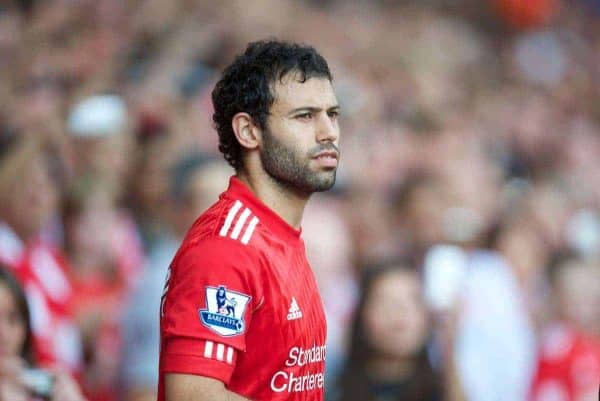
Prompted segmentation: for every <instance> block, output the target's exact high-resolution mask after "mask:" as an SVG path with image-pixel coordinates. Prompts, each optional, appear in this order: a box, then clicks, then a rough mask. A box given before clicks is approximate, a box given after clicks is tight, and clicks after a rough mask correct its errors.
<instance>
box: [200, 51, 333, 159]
mask: <svg viewBox="0 0 600 401" xmlns="http://www.w3.org/2000/svg"><path fill="white" fill-rule="evenodd" d="M290 72H297V73H299V76H298V77H299V79H300V82H305V81H306V80H308V79H309V78H313V77H318V78H327V79H329V80H330V81H331V80H332V79H333V78H332V75H331V72H330V71H329V66H328V65H327V61H325V59H324V58H323V57H322V56H321V55H320V54H319V53H317V51H316V50H315V49H314V48H313V47H311V46H306V45H302V44H297V43H288V42H283V41H278V40H264V41H258V42H251V43H249V44H248V47H247V48H246V51H245V52H244V53H243V54H241V55H238V56H237V57H236V58H235V60H234V61H233V63H232V64H230V65H229V66H228V67H227V68H225V70H224V71H223V75H222V77H221V79H220V80H219V82H217V84H216V85H215V88H214V89H213V91H212V102H213V107H214V114H213V122H214V126H215V129H216V130H217V133H218V134H219V150H220V151H221V152H222V153H223V155H224V156H225V160H227V162H229V164H230V165H231V166H232V167H233V168H234V169H236V170H238V169H240V168H241V167H242V158H241V156H242V148H241V146H240V144H239V142H238V141H237V139H236V137H235V134H234V132H233V128H232V126H231V121H232V119H233V116H235V115H236V114H237V113H240V112H246V113H248V114H249V115H250V116H251V117H252V119H253V120H254V123H255V124H256V125H257V126H258V127H259V128H261V129H265V128H266V127H267V117H268V115H269V109H270V108H271V105H272V104H273V102H274V100H275V98H274V94H273V93H272V92H271V85H272V84H273V83H274V82H276V81H277V80H281V79H283V78H284V77H285V76H286V75H287V74H288V73H290Z"/></svg>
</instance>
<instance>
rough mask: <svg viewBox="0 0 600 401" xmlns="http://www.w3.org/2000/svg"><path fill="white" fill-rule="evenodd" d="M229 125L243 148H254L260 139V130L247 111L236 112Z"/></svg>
mask: <svg viewBox="0 0 600 401" xmlns="http://www.w3.org/2000/svg"><path fill="white" fill-rule="evenodd" d="M231 127H232V128H233V132H234V133H235V137H236V138H237V140H238V142H239V143H240V145H242V147H243V148H245V149H256V148H257V147H258V146H259V144H260V140H261V130H260V128H258V127H257V126H256V124H254V120H253V119H252V117H250V114H248V113H237V114H236V115H235V116H233V118H232V119H231Z"/></svg>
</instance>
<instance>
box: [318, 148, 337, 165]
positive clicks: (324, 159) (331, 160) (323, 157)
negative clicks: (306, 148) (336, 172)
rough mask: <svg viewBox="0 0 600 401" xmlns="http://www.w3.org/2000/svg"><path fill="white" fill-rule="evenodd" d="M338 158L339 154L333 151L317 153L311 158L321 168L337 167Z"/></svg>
mask: <svg viewBox="0 0 600 401" xmlns="http://www.w3.org/2000/svg"><path fill="white" fill-rule="evenodd" d="M338 158H339V154H338V153H337V152H336V151H333V150H328V151H324V152H319V153H317V154H316V155H315V156H314V157H313V159H315V160H316V161H317V162H318V163H319V164H320V165H321V166H322V167H337V164H338Z"/></svg>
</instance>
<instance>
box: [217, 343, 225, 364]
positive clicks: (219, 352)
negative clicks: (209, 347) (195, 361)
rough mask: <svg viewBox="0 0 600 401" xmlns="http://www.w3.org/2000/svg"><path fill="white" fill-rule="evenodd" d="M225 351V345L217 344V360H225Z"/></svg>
mask: <svg viewBox="0 0 600 401" xmlns="http://www.w3.org/2000/svg"><path fill="white" fill-rule="evenodd" d="M224 352H225V345H223V344H221V343H219V344H217V360H219V361H222V360H223V353H224Z"/></svg>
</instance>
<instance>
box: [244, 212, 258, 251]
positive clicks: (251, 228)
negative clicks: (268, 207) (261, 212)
mask: <svg viewBox="0 0 600 401" xmlns="http://www.w3.org/2000/svg"><path fill="white" fill-rule="evenodd" d="M257 224H258V217H256V216H254V217H252V220H250V223H249V224H248V227H246V231H245V232H244V235H243V236H242V244H244V245H247V244H248V242H250V238H252V233H254V229H255V228H256V225H257Z"/></svg>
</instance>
